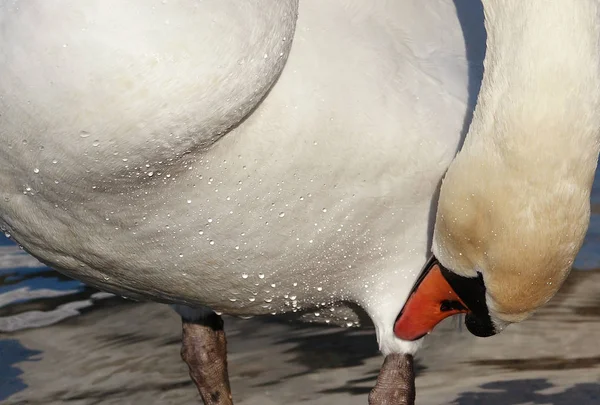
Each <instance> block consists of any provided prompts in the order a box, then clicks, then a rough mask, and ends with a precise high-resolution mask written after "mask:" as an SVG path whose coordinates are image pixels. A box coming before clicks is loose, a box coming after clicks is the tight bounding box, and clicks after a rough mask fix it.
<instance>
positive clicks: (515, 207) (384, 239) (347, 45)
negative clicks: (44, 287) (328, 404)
mask: <svg viewBox="0 0 600 405" xmlns="http://www.w3.org/2000/svg"><path fill="white" fill-rule="evenodd" d="M596 6H597V5H596V2H595V1H591V0H581V1H577V2H555V3H551V4H547V3H546V2H542V1H536V0H532V1H529V2H527V3H525V2H519V1H516V0H507V1H504V2H499V1H494V0H488V1H486V2H485V4H484V8H485V12H486V24H487V30H488V35H489V40H488V50H487V57H486V75H485V79H484V81H483V85H482V89H481V94H480V97H479V101H478V105H477V110H476V113H475V116H474V119H473V123H472V125H471V127H470V132H469V135H468V136H467V139H466V142H465V145H464V147H463V148H462V152H461V154H460V155H459V157H458V158H457V159H456V160H455V163H454V164H453V165H452V166H450V171H449V173H448V175H447V177H446V180H445V182H444V186H443V188H442V193H441V197H440V201H439V210H438V216H437V221H436V232H435V238H434V241H433V251H434V253H435V254H436V256H437V258H438V259H439V260H440V262H441V265H440V266H436V269H443V271H444V274H446V276H447V277H452V276H451V275H452V274H453V275H455V276H456V277H458V279H459V280H463V281H461V282H459V283H458V284H460V285H467V292H466V293H465V292H464V291H463V292H462V293H461V291H457V292H458V293H459V296H458V298H457V300H458V301H461V302H460V303H459V304H460V305H463V304H465V305H466V306H469V305H470V303H472V302H481V300H482V299H483V300H484V304H487V309H485V311H486V313H485V314H481V313H476V314H474V315H473V316H475V318H472V319H480V318H481V317H478V316H479V315H484V316H486V317H487V318H486V320H488V321H489V322H488V323H487V324H486V325H485V326H486V327H488V328H489V327H490V326H493V327H494V328H495V329H500V328H501V327H503V326H504V325H505V323H507V322H512V321H518V320H521V319H522V318H523V317H524V316H526V315H527V314H528V313H529V312H530V311H531V310H533V309H535V308H536V307H538V306H539V305H541V304H542V303H543V302H545V301H546V300H547V299H549V298H550V297H551V296H552V295H553V294H554V293H555V292H556V290H557V289H558V287H559V286H560V284H561V282H562V281H563V280H564V277H565V276H566V274H567V272H568V269H569V267H570V265H571V263H572V260H573V258H574V255H575V254H576V252H577V250H578V249H579V247H580V245H581V241H582V238H583V234H584V232H585V229H586V227H587V221H588V217H589V191H590V187H591V179H592V175H593V172H594V169H595V165H596V160H597V156H598V127H599V119H600V117H599V115H600V114H599V113H598V111H600V110H599V109H598V107H599V105H598V104H599V100H598V97H599V95H598V94H599V93H598V87H599V86H598V84H599V83H598V82H599V76H598V60H597V53H598V23H597V20H598V18H597V10H596ZM464 7H466V6H465V5H464V4H463V8H464ZM469 23H470V20H469V21H462V24H463V28H465V27H466V28H467V31H468V28H469ZM0 27H2V30H1V31H0V49H2V56H1V57H0V114H1V117H0V118H1V119H0V137H1V138H2V143H1V147H0V194H1V196H0V225H1V226H2V227H3V228H4V229H5V230H7V231H9V232H10V233H11V235H13V237H14V238H15V239H16V240H17V241H18V242H19V243H20V244H22V245H23V246H24V247H25V249H26V250H27V251H29V252H30V253H31V254H33V255H34V256H36V257H38V258H39V259H41V260H42V261H44V262H46V263H48V264H50V265H52V266H53V267H55V268H57V269H59V270H60V271H62V272H64V273H66V274H69V275H72V276H73V277H75V278H78V279H81V280H83V281H85V282H87V283H89V284H92V285H96V286H98V287H100V288H103V289H106V290H109V291H113V292H116V293H119V294H123V295H129V296H133V297H141V298H150V299H154V300H159V301H164V302H172V303H178V304H186V305H189V306H199V305H205V306H208V307H210V308H212V309H214V310H216V311H221V312H225V313H230V314H238V315H260V314H269V313H281V312H288V311H298V310H308V309H310V310H312V312H313V313H314V317H315V318H316V317H317V313H318V314H319V316H318V318H320V319H324V320H325V321H329V322H334V323H341V324H344V325H346V324H348V325H350V324H354V323H355V322H356V321H358V317H357V315H356V314H355V313H354V311H352V310H351V309H350V308H351V306H347V305H344V303H352V304H358V305H359V306H360V307H362V308H363V309H364V310H365V311H366V312H367V313H368V315H369V317H370V318H371V319H372V321H373V323H374V325H375V327H376V330H377V337H378V340H379V345H380V348H381V350H382V352H383V353H384V354H386V355H388V354H394V353H413V352H414V351H415V350H416V349H417V347H418V342H413V341H410V339H414V338H417V337H419V336H420V335H421V334H422V333H426V332H427V331H428V330H429V328H430V327H432V326H433V324H434V323H435V322H434V321H436V320H437V319H438V318H439V316H438V315H440V316H441V315H445V314H447V313H453V312H454V311H446V312H445V313H444V314H435V317H434V318H435V319H434V320H433V321H431V322H429V323H426V324H422V323H419V319H424V318H426V317H430V315H431V314H427V313H426V312H427V311H426V310H429V307H426V308H421V309H419V308H416V309H415V305H414V304H413V306H411V304H410V302H409V304H408V305H407V307H406V309H405V310H404V312H403V316H402V317H400V318H399V319H398V321H397V322H396V318H397V317H398V314H399V313H400V311H401V310H402V307H403V305H404V303H405V301H406V299H407V297H408V295H409V293H410V291H411V289H412V287H413V284H414V282H415V280H416V279H417V276H418V275H419V272H420V270H421V268H422V266H423V265H424V264H425V262H426V258H427V256H428V251H429V243H428V238H429V237H430V236H431V234H432V231H433V221H432V213H433V212H435V208H436V198H437V196H436V191H437V189H438V186H439V182H440V179H441V178H442V176H443V174H444V172H445V171H446V169H447V168H448V167H449V165H450V163H451V162H452V159H453V158H454V155H455V153H456V151H457V148H458V147H459V142H460V139H461V132H462V131H463V127H464V123H465V117H467V116H468V110H469V109H468V105H467V104H468V97H469V95H468V73H469V72H468V63H467V58H466V51H465V43H464V41H465V40H464V37H463V31H462V29H461V25H460V24H459V19H458V18H457V14H456V10H455V5H454V4H453V3H451V2H450V1H441V0H440V1H429V2H426V3H425V2H421V1H416V0H415V1H412V0H403V1H401V0H398V1H380V0H368V1H367V0H362V1H348V0H331V1H327V2H317V1H309V0H304V1H302V2H301V3H299V2H298V0H257V1H253V2H241V1H239V0H238V1H234V0H219V1H217V0H205V1H192V0H187V1H184V0H182V1H172V2H166V1H148V0H130V1H123V0H119V1H117V0H102V1H86V2H82V1H74V0H63V1H47V0H29V1H26V2H25V1H13V2H4V3H2V4H1V5H0ZM292 43H293V46H292ZM473 59H475V60H476V59H477V56H473ZM467 122H468V120H467ZM442 266H443V267H442ZM478 272H479V273H481V274H483V276H482V279H483V281H484V282H485V284H484V286H485V287H486V288H487V290H485V289H483V290H481V289H475V290H471V289H470V288H472V286H473V285H475V284H474V283H472V282H469V280H473V279H476V278H473V277H475V276H476V275H477V274H478ZM429 274H433V273H429ZM448 274H450V276H449V275H448ZM461 277H463V278H464V277H466V278H470V279H468V280H467V281H465V280H464V279H463V278H461ZM426 279H427V280H434V282H433V283H434V284H435V283H438V281H439V280H440V279H439V278H438V279H432V278H426ZM428 282H429V281H428ZM429 283H431V282H429ZM421 285H423V284H421ZM452 285H453V286H455V287H456V285H457V283H452ZM479 287H481V286H479ZM458 290H460V287H458ZM421 291H422V290H421ZM482 291H483V292H486V294H485V296H484V295H483V293H482ZM418 292H419V289H417V290H416V292H415V294H413V296H412V297H413V298H414V300H413V301H411V302H417V303H418V302H422V301H419V300H421V298H420V297H422V295H420V294H418ZM474 292H475V293H476V292H479V293H480V294H482V295H481V296H480V297H476V298H475V301H473V300H471V299H469V298H468V297H466V296H467V295H469V294H473V293H474ZM484 297H486V298H487V301H485V300H486V298H484ZM433 304H434V308H433V309H432V311H433V310H436V311H437V310H439V306H440V302H434V303H433ZM471 306H472V304H471ZM483 308H485V306H484V307H483ZM446 309H447V308H446ZM451 309H452V308H451ZM462 309H463V308H462V307H460V308H458V310H462ZM477 309H478V310H479V309H480V308H477ZM488 309H489V310H488ZM471 310H472V311H473V312H477V311H476V310H475V308H471ZM434 312H435V311H434ZM427 319H430V318H427ZM395 326H396V331H395V333H394V327H395ZM396 335H397V336H400V337H403V338H404V340H403V339H399V338H398V337H397V336H396ZM192 374H193V372H192ZM193 376H194V374H193ZM196 377H197V375H196ZM205 377H206V376H205ZM209 377H210V376H209ZM199 378H200V377H199ZM202 378H204V377H202ZM202 378H200V380H202ZM207 378H208V377H207ZM196 382H198V381H196ZM199 385H200V386H201V385H202V382H201V383H200V384H199ZM224 389H225V390H227V389H228V388H224ZM201 392H202V389H201ZM219 392H221V391H219ZM207 395H209V393H207V392H204V393H203V396H204V397H205V400H208V401H210V398H208V397H207ZM219 395H220V394H219ZM219 395H217V400H216V402H214V403H221V402H219V401H220V400H222V397H219ZM374 397H377V395H375V396H374ZM207 398H208V399H207ZM219 398H221V399H219ZM223 403H226V402H223Z"/></svg>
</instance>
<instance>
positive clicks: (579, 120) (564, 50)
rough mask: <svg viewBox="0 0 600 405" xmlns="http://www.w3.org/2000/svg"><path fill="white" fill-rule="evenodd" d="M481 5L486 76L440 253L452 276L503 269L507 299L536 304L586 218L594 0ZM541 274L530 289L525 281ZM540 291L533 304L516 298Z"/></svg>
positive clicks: (449, 183) (447, 209)
mask: <svg viewBox="0 0 600 405" xmlns="http://www.w3.org/2000/svg"><path fill="white" fill-rule="evenodd" d="M483 4H484V12H485V20H486V21H485V22H486V30H487V34H488V40H487V53H486V58H485V62H484V67H485V72H484V78H483V82H482V86H481V90H480V94H479V98H478V101H477V106H476V109H475V113H474V116H473V121H472V124H471V127H470V128H469V133H468V134H467V137H466V139H465V143H464V145H463V147H462V150H461V152H460V153H459V155H458V156H457V158H456V159H455V160H454V162H453V163H452V165H451V166H450V168H449V170H448V173H447V174H446V177H445V179H444V183H443V186H442V190H441V193H440V200H439V205H438V216H437V221H436V230H435V237H434V245H433V250H434V253H435V254H436V255H437V256H438V258H439V259H440V261H441V262H442V263H443V264H444V265H446V266H448V267H449V268H451V269H452V270H454V271H456V272H457V273H462V274H465V275H469V276H473V275H475V271H476V270H481V271H482V272H483V273H484V277H492V276H493V274H494V273H495V274H500V273H502V275H503V276H502V277H501V278H497V280H500V279H502V281H503V283H504V285H505V286H506V288H507V289H511V288H512V291H511V292H510V293H507V294H508V295H509V296H511V297H512V299H513V301H512V302H517V303H518V304H519V305H521V306H522V307H525V306H527V305H531V306H535V305H538V304H539V303H540V302H541V301H544V300H546V299H548V297H549V296H551V295H552V294H553V292H554V291H555V289H556V288H557V287H558V286H559V285H560V282H561V281H562V279H563V278H564V276H566V274H567V273H568V269H569V268H570V265H571V264H572V261H573V259H574V257H575V254H576V253H577V251H578V250H579V247H580V245H581V243H582V240H583V236H584V234H585V230H586V229H587V225H588V221H589V194H590V189H591V184H592V180H593V176H594V172H595V168H596V163H597V158H598V150H599V140H600V138H599V128H600V68H599V67H600V62H599V56H598V55H599V53H600V44H599V37H600V28H599V24H598V10H597V3H596V2H595V1H593V0H576V1H553V2H549V1H543V0H528V1H522V0H486V1H484V2H483ZM526 273H527V274H529V276H530V278H529V279H525V278H523V277H525V276H526ZM511 275H513V276H514V277H513V278H514V280H513V281H514V284H511V282H509V281H507V280H508V279H509V278H510V277H511ZM529 276H527V277H529ZM552 280H554V282H553V281H552ZM542 281H543V282H544V283H549V284H547V286H546V287H539V288H538V287H536V292H535V293H531V292H526V293H524V292H523V291H520V290H519V288H520V287H518V286H521V285H524V284H526V283H533V284H535V283H538V282H542ZM487 283H488V282H487V281H486V284H487ZM490 284H492V282H490ZM548 286H550V287H548ZM488 287H489V286H488ZM532 288H533V287H532ZM488 291H489V289H488ZM513 292H514V294H513ZM537 292H539V297H532V298H531V302H530V303H523V301H522V300H521V301H520V300H519V299H518V298H516V295H515V294H520V293H523V294H522V295H523V296H524V295H526V294H534V295H535V294H537ZM492 293H493V291H492ZM521 298H523V297H521ZM505 301H506V300H505ZM512 310H514V311H515V312H518V311H520V310H521V309H518V308H517V309H514V308H512V309H506V308H505V312H509V311H512Z"/></svg>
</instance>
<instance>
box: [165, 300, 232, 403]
mask: <svg viewBox="0 0 600 405" xmlns="http://www.w3.org/2000/svg"><path fill="white" fill-rule="evenodd" d="M176 310H177V312H179V313H180V314H181V315H182V317H181V319H182V321H183V342H182V346H181V358H182V359H183V361H185V362H186V363H187V365H188V367H189V369H190V377H192V380H193V381H194V383H195V384H196V387H197V388H198V392H200V396H201V397H202V400H203V401H204V404H205V405H233V400H232V399H231V388H230V387H229V375H228V373H227V340H226V338H225V331H224V330H223V319H222V318H221V317H220V316H219V315H217V314H216V313H214V312H212V311H207V310H206V309H200V310H196V311H197V312H196V315H200V316H189V315H188V314H185V313H184V312H185V311H182V310H181V308H180V307H178V308H176ZM188 313H189V312H188Z"/></svg>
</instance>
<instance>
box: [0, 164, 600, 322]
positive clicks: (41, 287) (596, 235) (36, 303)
mask: <svg viewBox="0 0 600 405" xmlns="http://www.w3.org/2000/svg"><path fill="white" fill-rule="evenodd" d="M210 221H211V220H209V222H210ZM211 242H212V241H211ZM212 243H214V242H212ZM574 267H575V269H577V270H591V269H597V268H599V267H600V172H596V178H595V182H594V187H593V189H592V218H591V222H590V228H589V230H588V233H587V236H586V239H585V242H584V244H583V247H582V249H581V252H580V253H579V256H578V257H577V259H576V260H575V265H574ZM246 277H247V275H245V274H242V278H246ZM259 277H260V278H264V277H265V276H264V274H262V273H261V274H260V275H259ZM111 297H113V296H112V295H111V294H108V293H103V292H100V291H98V290H96V289H94V288H91V287H88V286H86V285H84V284H83V283H80V282H79V281H75V280H73V279H70V278H68V277H66V276H63V275H62V274H60V273H57V272H56V271H53V270H51V269H49V268H48V267H46V266H44V265H42V264H40V263H39V262H38V261H37V260H35V259H34V258H32V257H31V256H29V255H28V254H27V253H25V252H24V251H22V250H21V249H19V247H18V246H16V245H15V244H14V243H13V242H11V241H10V240H9V239H8V238H6V237H5V236H3V235H0V333H1V332H10V331H16V330H20V329H26V328H32V327H39V326H46V325H51V324H53V323H56V322H59V321H61V320H63V319H66V318H69V317H72V316H77V315H79V314H80V313H81V312H82V310H84V309H87V308H90V307H93V306H95V305H97V304H100V303H101V302H102V301H103V300H105V299H107V298H111ZM267 302H268V301H267Z"/></svg>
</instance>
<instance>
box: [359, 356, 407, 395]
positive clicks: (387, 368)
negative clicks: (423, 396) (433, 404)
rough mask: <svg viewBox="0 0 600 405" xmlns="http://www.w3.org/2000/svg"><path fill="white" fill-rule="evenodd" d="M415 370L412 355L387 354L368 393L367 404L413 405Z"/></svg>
mask: <svg viewBox="0 0 600 405" xmlns="http://www.w3.org/2000/svg"><path fill="white" fill-rule="evenodd" d="M414 403H415V372H414V368H413V356H411V355H410V354H396V353H392V354H389V355H388V356H387V357H386V358H385V361H384V362H383V366H382V367H381V371H380V372H379V377H377V384H376V385H375V388H373V390H372V391H371V393H370V394H369V405H414Z"/></svg>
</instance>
